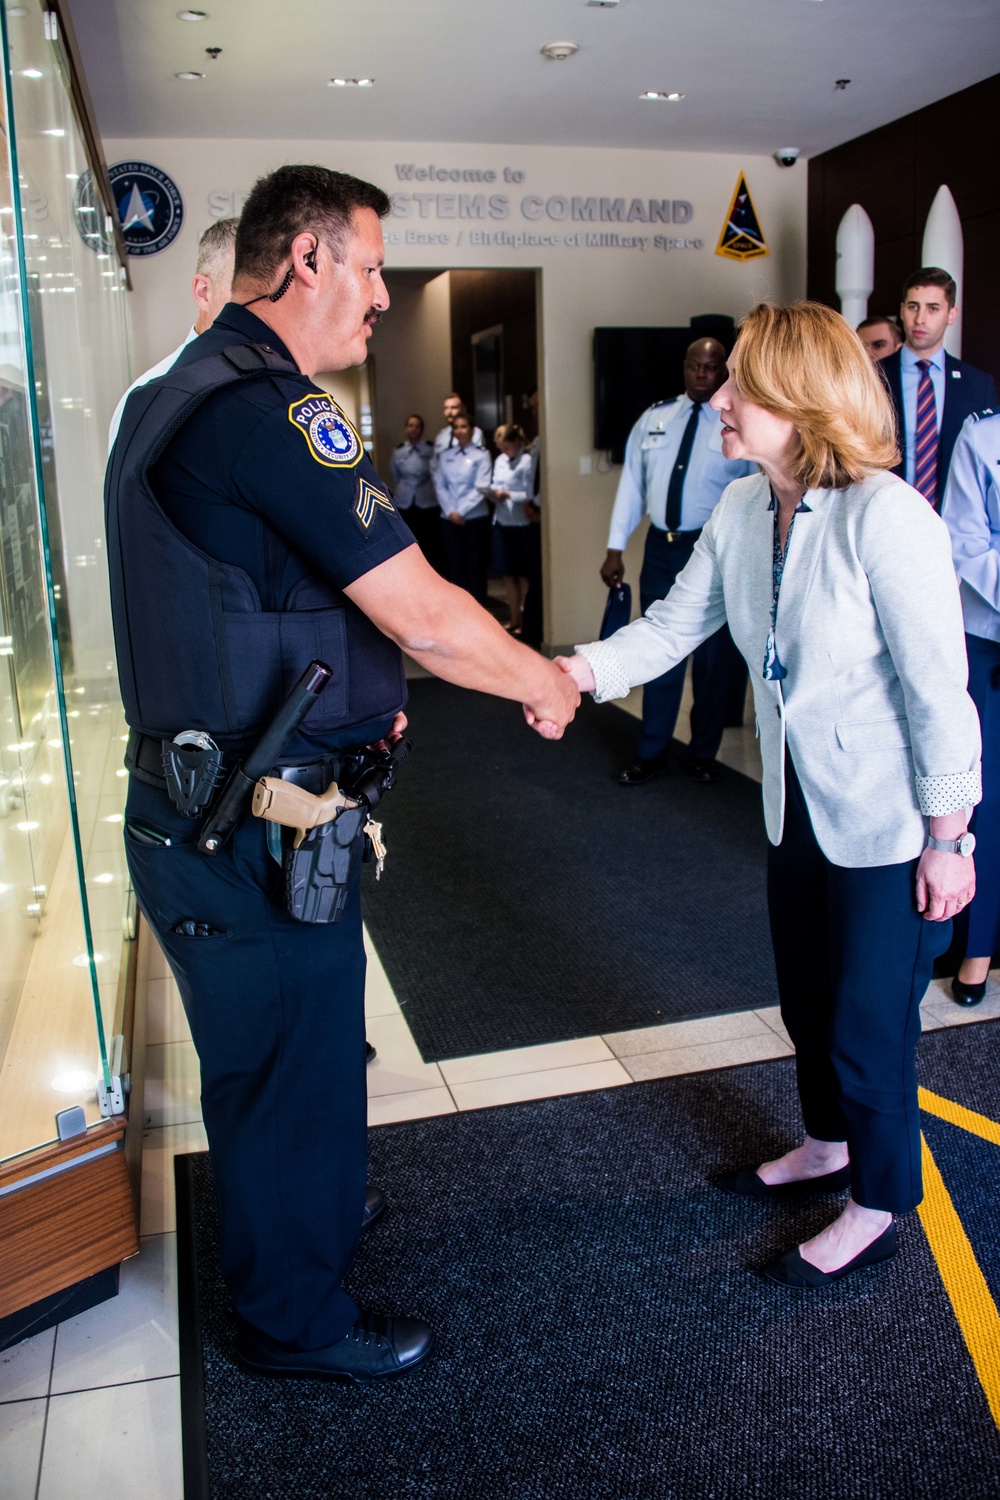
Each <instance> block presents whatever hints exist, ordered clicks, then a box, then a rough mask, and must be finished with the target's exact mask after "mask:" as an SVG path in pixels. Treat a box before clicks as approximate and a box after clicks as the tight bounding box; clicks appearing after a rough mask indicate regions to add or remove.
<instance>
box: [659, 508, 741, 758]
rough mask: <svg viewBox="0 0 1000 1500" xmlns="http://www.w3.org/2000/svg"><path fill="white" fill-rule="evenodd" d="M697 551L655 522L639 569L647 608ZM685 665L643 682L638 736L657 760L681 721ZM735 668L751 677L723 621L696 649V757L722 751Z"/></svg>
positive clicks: (693, 719)
mask: <svg viewBox="0 0 1000 1500" xmlns="http://www.w3.org/2000/svg"><path fill="white" fill-rule="evenodd" d="M693 551H694V542H693V541H690V542H688V541H683V542H668V541H667V533H666V532H665V531H660V530H658V529H657V528H656V527H655V526H650V528H649V530H648V532H647V533H646V549H645V552H644V554H643V561H642V571H641V573H640V574H639V604H640V607H641V609H642V612H643V614H645V613H646V610H647V609H648V608H649V606H650V605H651V604H655V603H656V601H657V600H658V599H663V598H665V597H666V595H667V594H669V592H670V590H671V589H672V588H673V586H674V583H675V582H676V580H677V575H678V573H680V572H681V570H682V569H683V568H684V567H686V566H687V564H688V562H690V560H691V553H692V552H693ZM686 670H687V660H686V659H685V660H684V661H682V662H678V664H677V666H676V667H672V668H671V669H670V671H669V672H664V673H663V675H662V676H661V677H656V678H654V680H653V681H652V682H647V683H646V686H645V687H644V688H643V692H642V736H641V738H640V741H639V755H640V758H641V759H642V760H658V759H659V758H660V757H661V756H663V755H665V754H666V751H667V749H668V747H669V745H670V741H671V739H672V738H673V733H674V728H675V726H676V724H677V715H678V713H679V711H680V706H681V697H682V696H683V693H684V674H685V672H686ZM735 673H742V674H743V681H744V683H745V682H746V666H745V664H744V661H743V658H742V657H741V656H740V654H739V652H738V651H737V650H736V647H735V646H734V645H733V642H732V637H731V636H730V634H729V626H728V625H723V626H722V629H721V630H717V631H716V632H715V634H714V635H712V636H709V638H708V640H707V641H702V643H701V645H700V646H698V647H697V648H696V650H695V651H694V652H693V653H692V663H691V674H692V683H691V685H692V688H693V690H694V701H693V703H692V704H691V748H690V754H691V759H692V760H714V759H715V757H716V755H717V754H718V753H719V746H720V744H721V743H722V731H723V729H724V728H725V726H726V719H727V716H728V710H729V707H730V702H731V699H732V696H733V694H732V682H733V677H734V674H735ZM744 691H745V688H744Z"/></svg>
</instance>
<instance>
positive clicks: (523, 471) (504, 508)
mask: <svg viewBox="0 0 1000 1500" xmlns="http://www.w3.org/2000/svg"><path fill="white" fill-rule="evenodd" d="M534 472H535V464H534V459H533V457H532V453H531V449H530V448H522V450H521V452H520V453H519V454H518V456H517V458H515V459H509V458H508V457H507V455H506V453H501V454H500V457H499V458H498V459H497V461H496V463H495V464H494V465H493V488H494V489H495V490H508V491H509V492H510V499H509V500H498V501H497V502H496V505H495V506H494V508H493V524H494V526H530V525H531V522H530V521H529V520H528V518H527V516H526V515H525V514H524V502H525V501H526V500H530V499H531V481H532V477H533V475H534Z"/></svg>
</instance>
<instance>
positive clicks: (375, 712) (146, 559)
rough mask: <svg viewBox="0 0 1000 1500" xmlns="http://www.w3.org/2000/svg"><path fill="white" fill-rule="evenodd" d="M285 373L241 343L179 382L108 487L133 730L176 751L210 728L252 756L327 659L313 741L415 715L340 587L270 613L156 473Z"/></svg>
mask: <svg viewBox="0 0 1000 1500" xmlns="http://www.w3.org/2000/svg"><path fill="white" fill-rule="evenodd" d="M272 372H276V373H279V374H285V375H287V374H298V373H299V372H298V371H297V370H296V369H295V367H294V366H293V365H290V364H288V363H287V362H286V361H285V360H284V359H282V358H281V357H280V356H279V355H277V354H275V353H274V352H273V351H272V350H270V349H266V348H264V347H263V346H262V345H256V344H235V345H233V346H232V347H231V348H228V349H225V350H224V351H222V352H221V353H217V354H210V355H207V356H206V357H205V358H204V359H200V360H196V361H195V362H194V363H190V364H184V365H181V366H180V368H177V367H175V368H174V369H172V370H169V371H168V372H167V374H166V375H162V376H160V377H159V378H158V379H157V380H152V381H150V382H149V383H148V384H147V385H145V386H141V387H139V388H138V389H137V390H136V391H134V392H133V393H132V395H131V396H130V397H129V399H128V401H127V402H126V405H125V411H124V413H123V416H122V421H121V426H120V428H119V431H118V437H117V439H116V441H115V445H114V448H113V449H112V453H111V459H110V462H109V464H108V471H107V478H106V480H105V487H104V500H105V523H106V527H107V540H108V566H109V570H110V575H111V614H112V621H113V624H114V634H115V648H116V652H117V657H118V675H119V680H120V683H121V694H122V701H123V704H124V707H125V718H126V720H127V722H128V723H129V725H130V726H131V727H132V728H133V729H137V730H139V731H140V732H141V733H143V734H147V735H150V736H153V737H155V738H169V737H172V736H173V735H174V734H176V733H177V732H178V731H179V730H181V729H203V730H205V731H207V732H208V733H209V734H211V735H212V736H213V738H215V739H216V740H217V741H218V742H219V743H221V744H225V745H230V746H238V745H242V744H243V743H246V744H249V743H252V742H253V740H254V739H255V738H256V735H257V733H258V732H259V731H260V730H261V729H263V728H264V727H265V726H266V725H267V724H268V723H269V722H270V720H271V718H272V717H273V715H274V713H275V712H276V710H277V709H278V708H279V707H280V705H281V703H282V702H283V700H284V698H285V697H286V696H287V694H288V692H289V691H290V689H291V688H292V686H293V685H294V683H295V682H296V680H297V679H298V677H299V676H300V675H301V674H302V672H303V670H304V669H305V668H306V666H308V664H309V662H310V661H311V660H313V658H318V659H319V660H320V661H324V662H326V663H327V665H328V666H330V667H332V668H333V674H334V675H333V680H332V681H331V683H330V685H329V686H328V687H327V689H326V691H325V692H324V694H323V696H322V697H321V698H320V699H319V701H318V702H317V704H316V705H315V707H314V708H313V709H312V711H311V712H310V714H309V718H308V720H307V723H306V726H305V727H306V729H307V730H308V734H309V738H310V740H318V741H320V742H321V741H322V737H323V735H324V734H326V733H329V734H331V735H334V734H335V735H336V738H337V742H338V743H339V744H341V745H343V744H344V743H345V739H344V731H345V730H349V729H350V728H351V727H352V726H353V725H359V726H361V725H368V724H370V723H371V722H372V721H374V720H378V719H380V718H385V717H390V716H391V715H392V714H393V713H395V712H396V711H397V710H398V709H400V708H402V706H403V704H404V703H405V702H406V683H405V680H404V676H403V667H402V657H401V655H400V652H399V650H398V648H397V647H396V646H395V645H394V644H393V643H392V642H391V641H389V640H388V639H387V638H386V637H385V636H384V635H383V634H382V633H381V631H380V630H378V629H377V627H376V626H375V625H373V624H372V622H371V621H370V620H369V619H368V618H367V616H366V615H364V614H363V612H362V611H361V610H359V609H358V608H357V607H356V605H354V604H352V603H351V601H350V600H349V599H348V598H347V597H346V595H344V594H343V593H341V592H340V590H339V589H337V588H336V587H335V586H334V585H333V584H332V583H329V582H327V580H326V579H324V578H322V577H320V576H319V575H317V574H312V575H309V576H307V577H305V578H301V579H300V580H299V581H298V582H297V583H296V584H295V585H294V587H293V588H292V589H291V590H290V591H289V593H288V595H287V597H286V598H285V599H284V600H283V601H282V607H281V609H280V610H278V611H268V610H263V609H261V606H260V600H259V598H258V595H257V590H256V588H255V587H254V585H253V582H252V581H251V579H250V578H249V576H248V575H247V574H246V573H245V572H244V571H243V569H242V568H238V567H235V566H233V565H232V564H230V563H223V562H219V561H217V560H216V559H215V558H212V557H210V556H208V554H207V553H205V552H202V551H201V550H200V548H198V547H196V546H195V545H194V543H193V542H190V541H188V540H187V538H186V537H185V536H183V535H182V533H181V532H180V531H179V530H178V529H177V528H176V527H175V526H174V525H173V523H172V522H171V521H170V520H169V519H168V517H167V516H166V514H165V513H164V511H163V509H162V507H161V506H160V504H159V502H158V501H157V499H156V496H155V495H154V493H153V489H152V486H151V484H150V478H149V476H150V471H151V470H152V468H153V466H154V464H155V463H156V461H157V459H158V458H159V457H160V456H161V454H162V453H163V452H164V450H165V448H166V447H167V444H168V443H169V442H170V441H171V439H172V438H173V437H175V436H176V434H177V432H178V431H179V430H180V428H181V426H182V425H183V423H184V422H185V421H186V420H187V418H188V417H189V416H190V415H191V414H192V412H194V410H195V409H196V408H197V407H198V406H199V405H200V403H201V402H202V401H204V400H205V399H206V398H207V397H208V396H210V395H211V394H212V392H213V391H217V390H220V389H221V388H222V387H223V386H226V385H230V384H233V383H235V382H236V381H240V380H254V379H262V378H267V377H269V376H270V374H271V373H272Z"/></svg>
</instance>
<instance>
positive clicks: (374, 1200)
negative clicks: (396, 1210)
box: [361, 1184, 386, 1234]
mask: <svg viewBox="0 0 1000 1500" xmlns="http://www.w3.org/2000/svg"><path fill="white" fill-rule="evenodd" d="M385 1209H386V1196H385V1194H384V1193H383V1191H382V1189H381V1188H377V1187H372V1186H371V1184H369V1186H368V1191H367V1192H366V1193H365V1211H364V1214H363V1216H362V1219H361V1233H362V1234H364V1232H365V1230H366V1229H370V1228H371V1227H372V1225H373V1224H374V1223H375V1220H376V1219H380V1218H381V1217H382V1215H383V1214H384V1213H385Z"/></svg>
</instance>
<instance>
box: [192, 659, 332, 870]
mask: <svg viewBox="0 0 1000 1500" xmlns="http://www.w3.org/2000/svg"><path fill="white" fill-rule="evenodd" d="M332 676H333V669H332V667H328V666H327V665H326V663H325V662H321V661H311V662H310V663H309V665H308V667H306V669H305V671H304V672H303V673H302V676H301V677H300V678H299V680H298V682H297V683H296V684H295V686H294V687H293V688H292V691H291V692H290V693H289V695H288V697H287V698H286V699H285V701H284V703H283V704H282V705H281V707H280V708H279V709H278V712H277V713H276V714H275V716H274V718H273V719H272V720H271V723H270V724H269V725H268V727H267V728H266V729H265V730H264V733H263V734H262V735H261V737H260V739H259V740H258V741H257V744H256V745H255V746H254V747H253V749H252V750H251V751H250V752H249V754H248V755H247V757H246V759H245V760H244V761H243V763H242V764H241V765H238V766H235V767H234V768H233V771H232V774H231V775H230V777H229V780H228V781H227V782H226V785H225V787H224V788H223V791H222V795H221V796H220V798H219V800H218V802H217V803H216V804H215V808H214V811H212V812H211V813H210V814H209V816H208V817H207V818H206V820H205V823H204V825H203V827H202V830H201V837H200V838H199V840H198V848H199V850H200V851H201V853H202V854H218V852H219V850H220V849H221V848H222V846H223V844H224V843H225V842H226V840H227V839H228V838H229V836H230V834H231V833H232V831H233V829H234V828H235V827H236V825H237V823H238V822H239V820H240V818H241V817H242V815H243V811H244V809H245V808H246V806H247V803H248V802H249V801H250V798H251V797H252V796H253V789H254V787H255V786H256V785H257V782H258V780H259V779H260V777H261V776H264V775H266V774H267V772H268V771H270V769H271V768H272V766H273V765H274V763H275V761H276V760H277V759H278V757H279V756H280V755H281V754H282V753H283V752H284V749H285V746H286V745H287V744H288V741H289V740H290V739H291V737H292V735H293V734H294V733H295V731H296V730H297V729H298V727H299V725H300V724H301V723H302V720H303V719H304V718H305V716H306V714H307V713H308V712H309V710H310V709H311V708H312V706H313V704H314V703H315V702H316V699H317V698H318V697H319V695H320V693H321V692H322V691H323V689H324V688H325V687H326V685H327V683H328V682H329V681H330V678H331V677H332Z"/></svg>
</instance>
